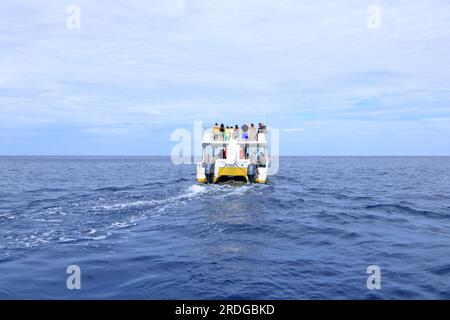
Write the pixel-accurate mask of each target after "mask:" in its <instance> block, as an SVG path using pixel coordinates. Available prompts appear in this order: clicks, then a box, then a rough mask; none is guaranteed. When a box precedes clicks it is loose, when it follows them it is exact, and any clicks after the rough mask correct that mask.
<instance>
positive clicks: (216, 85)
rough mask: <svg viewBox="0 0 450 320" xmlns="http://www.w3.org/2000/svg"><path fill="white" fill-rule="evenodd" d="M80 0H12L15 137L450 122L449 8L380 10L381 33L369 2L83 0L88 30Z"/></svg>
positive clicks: (5, 33) (1, 62)
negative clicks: (70, 16)
mask: <svg viewBox="0 0 450 320" xmlns="http://www.w3.org/2000/svg"><path fill="white" fill-rule="evenodd" d="M68 4H69V3H64V2H60V1H55V0H42V1H39V3H38V2H31V1H25V0H22V1H12V0H6V1H3V2H2V10H1V11H0V29H1V30H2V33H0V70H1V72H0V128H6V127H8V130H9V131H8V132H3V135H8V136H9V137H10V138H11V139H12V140H14V137H15V136H19V133H20V130H21V129H22V130H23V128H24V127H26V129H27V130H35V133H44V132H46V131H45V130H47V131H48V132H51V131H52V128H53V127H54V126H56V125H63V126H64V125H65V126H67V127H69V126H70V127H72V128H76V129H74V130H78V132H79V134H80V136H82V135H83V134H85V133H86V132H85V131H84V130H89V128H105V127H107V128H109V127H111V128H124V129H128V130H129V131H130V130H131V131H133V130H134V128H135V127H134V126H139V127H145V126H148V127H152V128H153V127H156V126H158V128H167V130H169V128H172V127H182V126H185V127H191V126H192V121H194V120H203V121H204V122H205V123H207V122H214V121H219V120H220V121H224V122H233V123H235V122H236V123H240V122H242V121H244V120H243V119H245V121H248V120H251V121H254V122H259V121H262V122H265V123H267V124H268V125H269V127H270V126H273V127H278V128H286V129H285V130H287V131H286V132H300V131H299V130H298V129H305V133H304V134H306V133H307V132H315V133H316V134H317V132H318V131H317V130H315V129H314V130H313V131H310V130H311V129H313V127H311V128H310V127H308V126H304V123H305V122H313V121H316V122H321V123H324V122H331V123H332V125H331V126H329V128H334V129H335V130H346V129H345V128H344V129H343V128H341V127H340V124H342V123H344V122H345V121H367V122H369V123H372V122H379V123H384V124H386V123H387V122H391V123H398V124H399V125H400V126H403V127H404V128H405V130H406V131H407V130H412V129H413V128H414V127H415V126H416V127H420V126H421V125H422V124H423V121H424V120H423V119H426V118H447V117H450V91H449V90H448V88H449V87H450V74H449V73H448V72H446V69H447V68H448V65H449V64H450V61H449V60H450V58H449V57H450V19H449V16H450V4H449V3H448V2H447V1H440V0H431V1H427V2H423V1H378V2H377V4H378V5H379V6H380V8H381V13H382V25H381V29H380V30H369V29H367V27H366V20H367V17H368V16H367V13H366V9H367V6H368V5H369V4H364V3H361V1H357V0H347V1H343V2H339V3H333V2H330V1H312V0H311V1H301V2H300V1H294V0H249V1H227V0H211V1H184V0H168V1H159V0H158V1H157V0H153V1H144V0H130V1H120V2H111V1H106V0H99V1H87V0H79V1H77V5H79V6H80V8H81V29H80V30H69V29H67V27H66V19H67V13H66V6H67V5H68ZM24 118H26V119H36V120H35V121H25V120H24ZM218 118H219V119H218ZM39 119H40V120H39ZM43 119H45V121H43ZM408 122H410V123H411V125H410V126H409V125H408V126H406V123H408ZM311 126H312V125H311ZM373 126H374V127H377V126H376V125H375V124H374V125H373ZM326 127H327V126H324V128H326ZM13 128H16V129H13ZM377 128H378V129H379V130H380V132H379V133H378V134H379V135H380V137H381V136H384V135H385V133H384V132H383V130H382V129H381V127H377ZM291 129H292V130H291ZM294 129H295V130H294ZM360 129H361V128H359V127H358V128H356V127H355V132H354V133H355V134H358V132H357V131H356V130H360ZM289 130H291V131H289ZM428 130H429V135H433V134H434V133H433V132H435V131H434V130H437V129H433V127H431V126H430V127H428ZM100 131H101V130H100ZM119 131H120V130H119ZM102 132H103V134H104V135H107V134H110V135H111V136H112V137H114V136H115V135H117V133H115V130H110V131H109V133H108V130H103V131H102ZM92 133H93V132H92ZM74 134H75V133H73V135H74ZM158 134H160V136H159V139H160V140H164V139H166V138H167V136H168V135H167V132H165V131H164V130H162V131H160V132H159V133H158ZM425 134H426V133H425ZM30 136H31V135H30ZM36 136H37V135H36ZM292 136H294V135H292ZM29 139H30V140H29V144H32V143H33V138H29ZM318 143H319V144H320V143H321V142H320V141H319V142H318ZM24 145H26V144H25V143H24ZM417 147H418V148H419V147H420V146H417ZM377 148H383V146H382V145H379V146H377ZM2 150H3V151H2ZM0 152H8V150H7V149H6V147H4V148H2V144H1V142H0Z"/></svg>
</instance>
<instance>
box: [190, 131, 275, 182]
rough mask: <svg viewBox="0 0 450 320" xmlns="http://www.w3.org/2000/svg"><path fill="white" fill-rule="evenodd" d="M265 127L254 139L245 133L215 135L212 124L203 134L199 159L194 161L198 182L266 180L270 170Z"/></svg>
mask: <svg viewBox="0 0 450 320" xmlns="http://www.w3.org/2000/svg"><path fill="white" fill-rule="evenodd" d="M267 135H268V132H267V129H266V128H265V126H264V130H259V131H258V133H257V135H256V139H255V138H253V140H250V139H249V137H248V135H246V134H245V135H244V134H239V136H237V137H233V136H231V137H229V139H227V138H225V139H224V138H223V137H217V135H214V134H213V130H212V129H211V128H204V130H203V134H202V160H201V161H200V162H198V163H197V182H199V183H206V184H213V183H224V182H229V181H233V182H243V183H250V184H252V183H266V182H267V176H268V172H269V149H268V143H267Z"/></svg>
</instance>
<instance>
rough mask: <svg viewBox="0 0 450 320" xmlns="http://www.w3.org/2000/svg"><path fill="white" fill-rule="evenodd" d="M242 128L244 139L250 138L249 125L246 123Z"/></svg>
mask: <svg viewBox="0 0 450 320" xmlns="http://www.w3.org/2000/svg"><path fill="white" fill-rule="evenodd" d="M241 130H242V140H247V139H248V125H246V124H245V123H244V125H243V126H242V127H241Z"/></svg>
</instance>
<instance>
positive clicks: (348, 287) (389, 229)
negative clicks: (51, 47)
mask: <svg viewBox="0 0 450 320" xmlns="http://www.w3.org/2000/svg"><path fill="white" fill-rule="evenodd" d="M69 265H77V266H79V268H80V270H81V289H80V290H76V289H75V290H69V289H68V288H67V286H66V280H67V278H68V276H69V275H68V274H66V269H67V267H68V266H69ZM369 265H377V266H379V268H380V271H381V278H380V281H381V289H373V290H369V289H368V287H367V278H368V277H369V276H370V274H368V273H367V267H368V266H369ZM0 298H2V299H80V298H87V299H435V298H439V299H450V158H449V157H282V158H281V159H280V171H279V173H278V174H277V175H275V176H271V177H270V181H269V183H268V184H266V185H238V184H226V185H200V184H197V183H196V182H195V166H194V165H173V164H172V162H171V161H170V158H168V157H0Z"/></svg>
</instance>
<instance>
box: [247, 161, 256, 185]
mask: <svg viewBox="0 0 450 320" xmlns="http://www.w3.org/2000/svg"><path fill="white" fill-rule="evenodd" d="M255 176H256V164H249V165H248V167H247V177H248V182H250V183H254V182H255Z"/></svg>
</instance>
